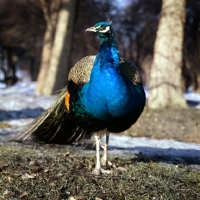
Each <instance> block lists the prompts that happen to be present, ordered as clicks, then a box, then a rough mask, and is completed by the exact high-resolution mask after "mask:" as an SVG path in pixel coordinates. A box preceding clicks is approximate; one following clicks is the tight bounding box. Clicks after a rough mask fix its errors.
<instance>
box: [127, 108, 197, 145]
mask: <svg viewBox="0 0 200 200" xmlns="http://www.w3.org/2000/svg"><path fill="white" fill-rule="evenodd" d="M123 134H125V135H129V136H133V137H149V138H153V139H174V140H178V141H183V142H194V143H200V110H198V109H194V108H188V109H170V108H169V109H158V110H151V109H148V108H145V109H144V112H143V113H142V115H141V117H140V118H139V119H138V121H137V122H136V124H134V125H133V126H132V127H131V129H129V130H127V131H125V132H123Z"/></svg>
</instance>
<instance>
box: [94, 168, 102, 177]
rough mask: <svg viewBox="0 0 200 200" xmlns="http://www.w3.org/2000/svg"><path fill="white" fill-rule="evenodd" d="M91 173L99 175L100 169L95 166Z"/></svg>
mask: <svg viewBox="0 0 200 200" xmlns="http://www.w3.org/2000/svg"><path fill="white" fill-rule="evenodd" d="M92 174H93V175H96V176H99V175H100V174H101V169H97V168H95V169H94V170H93V171H92Z"/></svg>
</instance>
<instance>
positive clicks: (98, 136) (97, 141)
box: [93, 133, 101, 175]
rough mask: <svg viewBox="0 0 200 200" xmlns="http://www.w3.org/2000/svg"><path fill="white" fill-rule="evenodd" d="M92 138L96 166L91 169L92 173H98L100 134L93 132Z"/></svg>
mask: <svg viewBox="0 0 200 200" xmlns="http://www.w3.org/2000/svg"><path fill="white" fill-rule="evenodd" d="M94 138H95V141H96V166H95V169H94V171H93V174H95V175H100V174H101V163H100V138H101V137H100V134H98V133H95V134H94Z"/></svg>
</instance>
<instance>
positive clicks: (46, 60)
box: [35, 0, 61, 93]
mask: <svg viewBox="0 0 200 200" xmlns="http://www.w3.org/2000/svg"><path fill="white" fill-rule="evenodd" d="M40 2H41V6H42V9H43V13H44V18H45V20H46V23H47V25H46V31H45V34H44V45H43V50H42V56H41V64H40V71H39V74H38V78H37V86H36V89H35V92H37V93H43V89H44V87H45V80H46V77H47V73H48V70H49V67H50V59H51V48H52V45H53V39H54V33H55V28H56V22H57V18H58V10H59V9H60V3H61V0H56V1H55V0H54V1H52V3H51V5H50V7H51V8H50V11H48V5H47V3H46V2H45V0H40Z"/></svg>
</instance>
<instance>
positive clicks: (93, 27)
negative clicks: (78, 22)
mask: <svg viewBox="0 0 200 200" xmlns="http://www.w3.org/2000/svg"><path fill="white" fill-rule="evenodd" d="M85 31H92V32H97V29H96V27H95V26H92V27H90V28H87V29H86V30H85Z"/></svg>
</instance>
